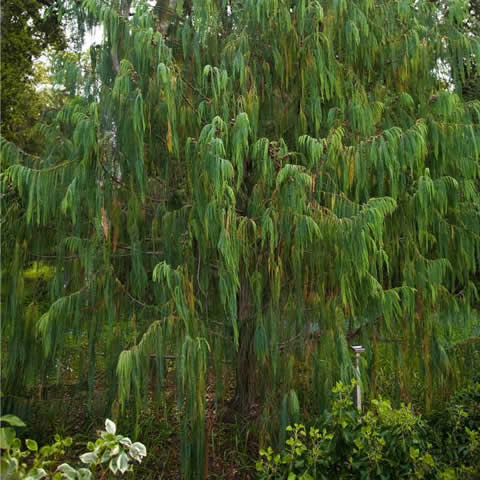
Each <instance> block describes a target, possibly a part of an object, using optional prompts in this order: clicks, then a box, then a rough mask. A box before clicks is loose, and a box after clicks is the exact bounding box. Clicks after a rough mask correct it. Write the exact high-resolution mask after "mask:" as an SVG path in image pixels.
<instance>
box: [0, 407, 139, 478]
mask: <svg viewBox="0 0 480 480" xmlns="http://www.w3.org/2000/svg"><path fill="white" fill-rule="evenodd" d="M0 421H1V422H5V423H8V424H10V425H11V426H15V427H24V426H25V424H24V423H23V422H22V421H21V420H20V419H19V418H18V417H15V416H14V415H4V416H2V417H1V418H0ZM99 434H100V436H99V438H98V439H97V440H96V442H95V443H93V442H88V444H87V446H88V447H89V449H90V450H91V451H90V452H87V453H84V454H82V455H80V461H81V462H82V463H84V464H86V465H87V467H80V468H73V467H72V466H70V465H69V464H68V463H62V464H61V465H58V463H59V459H60V458H62V457H64V456H65V449H66V448H68V447H71V445H72V438H71V437H66V438H63V439H62V438H61V437H60V435H55V442H54V443H52V444H50V445H44V446H43V447H41V448H39V446H38V444H37V442H36V441H35V440H31V439H27V440H25V446H26V450H22V442H21V440H20V439H19V438H18V437H17V436H16V433H15V430H14V429H13V428H11V427H1V428H0V450H1V453H2V455H1V459H0V472H1V474H2V478H4V479H5V480H41V479H42V478H52V479H54V480H55V479H56V480H61V479H65V480H90V479H92V478H95V475H97V474H98V475H99V476H100V477H101V478H104V475H105V472H106V471H107V468H106V467H104V465H103V464H105V463H108V470H110V471H111V472H112V473H113V474H114V475H115V474H117V473H120V474H121V475H123V474H124V473H126V472H127V471H132V470H133V462H134V461H135V462H138V463H140V462H141V461H142V459H143V457H145V455H146V454H147V451H146V448H145V445H143V444H142V443H140V442H135V443H132V441H131V440H130V439H129V438H128V437H123V436H122V435H118V434H116V425H115V423H113V422H112V421H111V420H109V419H107V420H106V421H105V431H102V432H99ZM57 465H58V466H57Z"/></svg>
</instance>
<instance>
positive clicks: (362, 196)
mask: <svg viewBox="0 0 480 480" xmlns="http://www.w3.org/2000/svg"><path fill="white" fill-rule="evenodd" d="M75 5H76V8H77V11H78V13H79V16H78V19H79V22H81V23H84V24H85V25H87V24H88V25H91V24H95V23H97V24H101V25H102V27H103V28H102V32H103V38H102V40H101V41H100V42H99V44H98V45H94V46H92V48H91V49H90V51H89V58H88V59H79V57H78V56H75V55H63V56H61V57H60V58H59V59H57V61H55V62H54V67H55V71H56V75H55V78H54V81H55V82H56V83H55V87H56V88H58V89H62V88H63V89H64V91H65V92H66V94H67V95H68V98H67V100H66V101H65V104H64V105H61V106H60V107H59V108H58V111H56V112H55V113H56V114H55V115H54V116H52V118H51V119H48V120H47V121H46V122H45V123H44V124H42V125H40V126H39V128H40V131H41V133H42V135H43V138H44V145H43V149H42V152H41V154H39V155H38V156H34V155H30V154H28V153H26V152H25V151H23V150H22V149H21V148H18V147H19V146H18V145H17V146H15V145H14V144H12V143H11V142H8V141H5V140H2V145H1V147H2V150H1V153H2V162H4V163H2V164H4V165H8V166H9V167H8V168H7V169H6V170H5V171H4V172H3V173H2V186H3V191H5V192H8V193H6V195H8V196H9V197H8V198H12V199H14V200H15V201H13V200H12V202H11V204H9V209H8V211H7V212H6V215H5V216H2V226H4V225H5V227H6V231H7V232H9V234H8V236H7V237H6V248H2V255H3V257H4V258H5V261H4V263H3V265H5V266H8V268H5V275H4V278H3V290H2V313H3V312H5V314H4V317H5V321H2V341H4V342H5V350H6V351H7V354H6V356H5V359H4V360H3V359H2V362H5V366H6V368H5V369H2V371H4V372H5V374H4V375H5V383H3V382H2V385H5V392H6V398H5V403H6V404H7V406H12V408H13V406H14V404H15V401H14V395H16V394H17V393H18V392H23V391H27V390H28V389H32V388H33V387H35V386H37V384H38V383H40V382H42V383H45V384H48V383H49V382H52V378H54V376H53V375H52V373H53V372H54V371H55V367H56V362H57V361H58V359H59V358H68V359H69V361H70V362H72V364H74V363H73V360H72V358H75V362H77V363H75V365H76V364H78V365H80V366H81V368H79V369H78V372H75V373H77V374H78V376H79V377H81V378H82V380H85V382H86V384H87V385H88V390H89V402H88V405H89V406H90V410H91V405H92V399H93V392H94V388H95V382H96V379H97V378H98V377H99V375H97V374H98V373H99V370H104V371H102V372H101V373H104V375H103V376H102V378H104V379H105V386H106V388H107V390H108V393H107V395H106V397H107V398H108V399H109V400H108V403H106V405H105V409H106V410H109V409H111V407H112V405H116V404H115V403H114V399H115V398H117V399H118V400H119V406H120V408H121V409H122V410H123V412H124V413H125V415H126V416H127V417H128V421H129V422H131V425H132V427H133V431H134V433H135V432H137V433H138V415H139V412H140V411H141V408H142V406H144V404H145V399H146V398H148V390H149V389H150V388H153V390H154V393H155V398H158V400H159V402H165V401H166V399H165V392H164V390H165V389H164V386H165V383H166V382H165V380H166V378H167V377H171V378H169V380H170V379H171V380H172V381H175V382H176V387H177V388H176V397H177V398H176V400H177V407H178V409H179V410H180V411H181V415H182V422H181V427H180V428H181V437H182V448H181V457H182V460H181V462H182V471H183V476H184V477H185V478H198V477H199V476H200V475H202V474H203V473H202V472H204V471H205V452H206V442H205V438H206V429H207V426H208V422H207V421H206V418H207V415H206V408H207V403H208V402H207V392H208V386H209V385H208V384H209V383H210V382H214V383H215V385H216V388H215V391H216V398H215V402H218V403H220V404H221V403H222V402H223V401H224V400H225V395H224V392H225V391H226V388H224V387H225V384H226V381H227V380H226V379H229V378H231V375H228V374H233V375H234V376H235V392H234V395H233V396H234V399H233V400H234V404H235V405H236V406H238V408H240V409H241V410H243V413H245V414H247V413H249V412H250V411H251V410H252V407H253V406H255V407H257V406H258V408H255V410H256V411H257V412H258V414H259V416H261V417H262V418H265V419H266V422H265V428H264V430H263V432H264V434H265V436H266V437H269V438H275V437H276V436H277V435H278V432H279V431H284V429H283V428H282V425H283V426H285V425H286V424H287V423H292V422H295V420H296V418H300V414H301V413H302V412H303V411H306V410H307V409H308V410H310V411H311V414H312V415H318V414H319V413H320V412H321V411H322V410H323V408H324V407H325V406H326V403H327V400H328V397H329V392H330V390H331V388H332V387H333V386H334V385H335V384H336V382H337V381H339V380H341V381H343V382H344V383H348V382H349V381H350V379H351V378H352V377H354V369H353V365H352V357H351V354H350V350H349V343H351V342H352V341H355V342H356V343H357V342H358V343H361V344H363V345H365V346H366V347H367V352H366V353H367V356H366V362H365V364H362V365H361V368H362V372H361V373H362V379H363V383H364V387H365V391H367V392H368V395H369V396H370V397H371V398H374V397H375V393H376V388H377V386H376V380H377V374H378V369H379V364H380V362H379V355H380V353H379V352H381V353H382V355H383V356H384V359H385V362H386V363H388V364H389V365H391V368H392V375H391V377H392V378H395V388H394V389H393V390H394V392H395V398H394V399H392V400H394V401H395V402H398V403H400V401H402V400H403V401H404V402H405V403H408V401H409V398H410V396H411V392H412V389H413V388H416V386H417V385H418V384H419V383H420V384H421V386H422V388H421V394H422V397H423V398H422V403H423V405H424V408H425V411H426V412H431V411H432V410H433V409H434V408H435V407H436V406H437V404H441V403H442V402H443V401H444V400H445V399H446V398H447V397H448V395H449V394H450V393H451V391H452V390H453V389H455V388H456V387H458V386H459V385H461V384H462V383H464V382H465V381H466V379H468V378H470V377H471V375H472V372H473V371H475V369H476V368H478V349H477V344H478V341H479V335H478V327H479V315H478V295H479V293H478V265H479V258H480V197H479V191H478V179H479V174H480V164H479V156H480V149H479V141H480V104H479V102H478V101H476V100H472V101H466V100H465V99H464V97H463V95H462V91H461V88H460V86H459V82H456V81H455V82H453V84H451V83H450V82H448V81H446V80H445V79H444V78H442V77H441V75H439V74H438V66H439V65H447V67H448V69H449V71H450V72H451V78H453V79H455V80H456V79H462V78H464V76H465V75H464V73H465V72H464V66H465V65H464V63H465V62H464V59H466V58H473V59H476V58H477V56H478V55H479V53H480V40H479V38H478V37H477V36H475V35H471V34H467V33H466V32H464V31H462V30H461V29H459V28H458V25H459V24H460V23H462V22H464V21H467V20H468V19H469V12H468V9H467V8H466V3H465V2H463V1H461V0H458V1H457V0H454V1H452V2H449V6H448V12H447V13H448V14H445V11H444V10H443V2H431V1H427V0H420V1H415V2H412V1H410V0H402V1H400V2H391V1H390V0H379V1H378V2H373V1H371V0H355V1H352V2H348V4H347V2H345V1H342V0H340V1H339V0H328V1H325V2H321V4H320V3H319V2H317V1H313V0H295V1H284V0H263V1H256V0H255V1H254V0H248V1H243V2H225V1H223V0H222V1H220V0H218V1H217V0H199V1H197V0H195V1H183V2H180V1H178V2H168V5H167V4H166V2H159V4H158V5H157V6H156V7H151V6H150V4H149V3H148V2H144V1H141V0H138V1H130V0H116V1H114V2H107V3H105V2H97V1H95V0H86V1H85V2H83V3H82V4H81V6H79V5H78V4H77V3H76V2H69V1H65V2H64V3H63V7H62V8H64V9H66V10H68V9H69V8H74V6H75ZM2 241H3V238H2ZM2 246H3V245H2ZM39 258H40V259H41V260H42V261H45V263H47V264H48V265H49V266H50V267H51V270H50V271H51V272H54V275H53V278H49V277H48V276H45V277H43V278H44V280H42V282H45V284H46V287H47V288H45V290H42V292H41V294H39V295H37V296H35V295H34V300H35V301H31V298H30V296H29V295H28V294H29V292H28V290H29V289H28V288H25V287H28V286H29V285H28V282H29V281H30V280H29V279H28V276H27V278H25V275H24V271H25V270H28V269H29V268H30V267H31V265H32V262H33V261H38V260H39ZM40 300H41V301H40ZM44 304H46V305H44ZM2 320H3V319H2ZM3 339H5V340H3ZM379 345H381V347H380V346H379ZM31 352H33V353H31ZM100 357H101V358H102V360H101V361H100V360H99V358H100ZM167 360H168V361H169V362H170V360H174V365H171V366H170V365H167ZM366 365H368V372H367V371H366V368H365V367H366ZM207 373H208V375H207ZM367 373H368V375H366V374H367ZM39 379H40V380H39ZM345 401H346V400H345ZM338 408H340V407H338ZM344 408H345V409H346V411H348V408H349V407H348V406H347V405H345V407H344ZM378 408H379V409H380V410H381V412H383V413H385V412H387V411H388V408H387V407H386V406H383V407H381V408H380V406H379V407H378ZM383 413H382V414H383ZM404 414H405V415H407V414H406V413H405V412H404ZM338 415H340V413H338ZM342 415H343V414H342ZM345 415H346V418H344V419H343V420H342V421H341V422H340V423H339V422H337V421H336V423H335V425H337V428H343V427H342V423H343V422H347V425H349V424H350V423H349V422H352V421H353V420H352V419H350V420H349V419H348V418H349V414H348V415H347V413H345ZM385 415H386V414H385ZM392 415H393V414H392ZM378 418H379V412H377V413H376V414H375V416H374V417H372V418H367V419H366V420H365V421H366V422H367V423H366V424H365V425H364V426H365V428H367V426H369V427H368V428H369V430H365V432H364V434H363V435H364V437H365V439H364V440H365V441H367V439H368V442H369V443H368V444H369V445H371V446H372V448H373V451H375V452H377V451H378V452H380V453H378V455H380V454H382V455H383V451H384V450H385V449H386V448H387V446H384V445H382V444H381V438H382V437H381V436H380V437H379V435H378V434H377V433H378V431H382V432H383V430H382V429H387V426H386V425H384V423H383V422H384V421H386V420H385V418H384V417H381V420H378ZM277 419H279V420H277ZM398 421H400V420H398ZM368 422H372V424H370V423H368ZM375 422H377V423H378V422H380V426H378V425H377V423H375ZM352 428H353V427H352ZM359 428H360V427H359ZM379 429H380V430H379ZM355 431H356V430H355ZM342 432H343V433H342V436H341V438H342V439H343V436H344V434H345V432H347V430H345V429H344V430H342ZM392 435H394V434H393V433H392ZM395 435H397V433H395ZM335 438H336V437H335ZM362 438H363V437H362ZM342 441H344V442H346V441H347V440H345V439H343V440H342ZM355 448H357V450H358V453H357V454H356V457H355V458H356V461H357V462H359V465H360V464H361V465H363V466H364V467H365V468H366V469H367V471H371V469H374V468H376V467H375V466H376V465H377V464H381V467H379V468H387V467H385V466H384V465H383V464H382V461H381V460H380V459H375V458H373V459H372V458H369V457H368V456H367V457H365V456H362V455H366V454H364V451H363V447H362V449H360V447H359V446H358V447H355ZM414 448H415V449H417V447H414ZM401 451H402V455H403V456H404V457H405V458H404V459H405V462H406V465H410V466H411V465H413V464H414V463H415V462H414V459H412V457H411V456H410V450H409V449H406V450H405V449H404V450H401ZM413 452H414V453H413V455H417V454H416V453H415V452H416V450H414V451H413ZM424 455H425V453H424V451H423V450H422V449H420V450H419V453H418V456H417V457H415V461H418V462H420V463H422V462H423V460H420V459H423V458H424ZM382 458H383V457H382ZM362 462H363V463H362ZM352 468H353V467H352ZM409 468H410V467H409ZM411 468H414V467H411ZM415 468H417V467H415ZM418 468H419V467H418Z"/></svg>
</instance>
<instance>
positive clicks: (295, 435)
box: [256, 382, 480, 480]
mask: <svg viewBox="0 0 480 480" xmlns="http://www.w3.org/2000/svg"><path fill="white" fill-rule="evenodd" d="M354 385H355V382H353V383H352V385H351V386H346V385H343V384H342V383H338V384H337V385H336V386H335V388H334V389H333V393H334V401H333V403H332V407H331V411H328V412H327V413H326V414H325V415H324V416H322V417H321V419H319V420H318V423H317V425H316V426H315V427H313V426H312V427H311V428H310V429H309V430H308V432H307V429H306V427H305V426H304V425H302V424H295V425H294V426H293V427H292V426H289V427H287V429H286V430H287V432H288V433H289V438H288V440H287V441H286V447H285V448H284V449H283V450H281V451H280V452H278V453H276V452H274V450H273V449H272V447H268V448H267V449H261V450H260V456H259V460H258V461H257V465H256V467H257V471H258V474H259V478H262V479H281V478H285V479H290V480H293V479H304V480H306V479H327V478H352V479H353V478H365V479H370V478H372V479H373V478H379V479H380V478H381V479H393V478H432V479H433V478H442V479H444V480H446V479H457V478H458V479H467V478H472V479H473V478H477V476H478V474H479V473H480V472H479V470H478V455H479V453H480V450H479V448H480V424H479V419H480V417H479V406H480V401H479V400H480V399H479V398H478V392H479V391H480V390H479V384H474V385H473V386H472V387H469V388H466V389H464V390H462V391H461V392H459V393H457V394H456V395H454V396H453V397H452V399H451V401H450V402H449V406H447V407H446V408H445V409H444V410H442V411H440V412H438V417H436V418H435V417H433V418H431V419H429V421H428V422H427V421H426V420H424V419H423V418H422V417H420V416H419V415H417V414H415V413H414V412H413V410H412V409H411V407H410V406H406V405H402V406H401V407H400V408H398V409H395V408H392V406H391V404H390V402H389V401H388V400H383V399H381V398H380V399H375V400H372V403H371V405H370V409H369V410H368V411H367V413H365V414H360V413H359V412H358V411H357V410H356V409H355V408H354V406H353V402H352V400H351V398H352V390H353V387H354ZM462 400H463V401H462ZM464 409H465V410H464ZM467 425H469V426H470V428H469V426H467Z"/></svg>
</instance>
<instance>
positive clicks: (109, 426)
mask: <svg viewBox="0 0 480 480" xmlns="http://www.w3.org/2000/svg"><path fill="white" fill-rule="evenodd" d="M105 430H106V431H107V432H108V433H113V434H114V435H115V432H116V431H117V426H116V425H115V423H114V422H112V421H111V420H110V419H109V418H107V419H106V420H105Z"/></svg>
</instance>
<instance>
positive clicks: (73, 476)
mask: <svg viewBox="0 0 480 480" xmlns="http://www.w3.org/2000/svg"><path fill="white" fill-rule="evenodd" d="M85 470H86V469H85ZM57 471H59V472H62V476H63V477H65V478H66V479H67V480H77V471H76V470H75V469H74V468H73V467H71V466H70V465H69V464H68V463H62V464H61V465H59V466H58V468H57ZM89 471H90V470H89Z"/></svg>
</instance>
